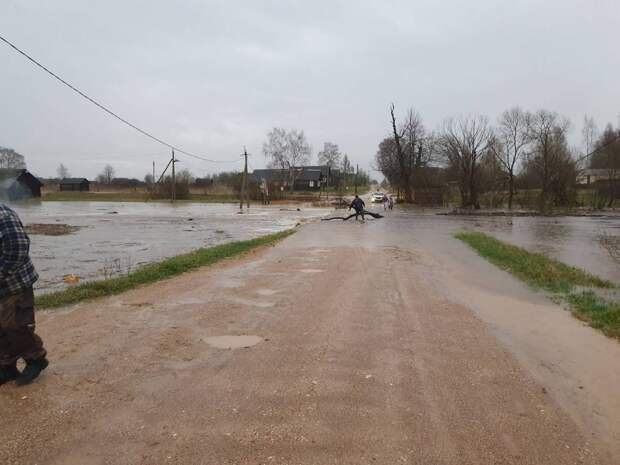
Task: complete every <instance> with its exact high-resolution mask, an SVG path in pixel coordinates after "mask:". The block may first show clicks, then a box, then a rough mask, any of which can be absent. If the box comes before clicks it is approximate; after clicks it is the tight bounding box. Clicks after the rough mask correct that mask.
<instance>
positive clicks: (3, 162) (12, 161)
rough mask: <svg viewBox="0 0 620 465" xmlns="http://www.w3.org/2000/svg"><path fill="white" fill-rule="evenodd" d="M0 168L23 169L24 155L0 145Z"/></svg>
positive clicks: (24, 165)
mask: <svg viewBox="0 0 620 465" xmlns="http://www.w3.org/2000/svg"><path fill="white" fill-rule="evenodd" d="M0 168H10V169H24V168H26V162H25V161H24V156H23V155H20V154H19V153H17V152H16V151H15V150H13V149H9V148H6V147H0Z"/></svg>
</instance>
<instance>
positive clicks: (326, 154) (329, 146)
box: [318, 142, 341, 168]
mask: <svg viewBox="0 0 620 465" xmlns="http://www.w3.org/2000/svg"><path fill="white" fill-rule="evenodd" d="M340 157H341V154H340V149H339V148H338V144H333V143H331V142H325V143H324V144H323V150H321V151H320V152H319V153H318V160H319V164H320V165H327V166H329V167H331V168H336V167H338V166H340Z"/></svg>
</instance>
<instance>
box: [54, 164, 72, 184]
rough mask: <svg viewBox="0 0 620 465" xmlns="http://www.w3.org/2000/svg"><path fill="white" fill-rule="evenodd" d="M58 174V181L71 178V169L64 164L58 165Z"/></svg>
mask: <svg viewBox="0 0 620 465" xmlns="http://www.w3.org/2000/svg"><path fill="white" fill-rule="evenodd" d="M56 174H57V175H58V180H61V179H65V178H68V177H69V176H71V175H70V174H69V169H68V168H67V167H66V166H65V165H64V164H62V163H61V164H60V165H58V168H56Z"/></svg>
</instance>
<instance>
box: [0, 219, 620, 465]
mask: <svg viewBox="0 0 620 465" xmlns="http://www.w3.org/2000/svg"><path fill="white" fill-rule="evenodd" d="M380 221H383V222H384V223H383V225H384V226H382V223H380V222H376V223H375V224H374V225H373V224H372V222H370V221H369V222H367V223H366V225H361V224H355V223H351V222H347V223H339V222H337V223H336V224H334V223H333V222H331V223H322V224H312V225H308V226H305V227H303V228H302V229H301V231H299V232H298V233H297V234H296V235H294V236H292V237H291V238H289V239H287V240H285V241H284V242H283V243H281V244H279V245H278V246H276V247H274V248H270V249H268V250H263V251H260V252H256V253H254V254H252V255H251V256H249V257H246V258H244V259H242V260H237V261H234V262H229V263H226V264H222V265H217V266H215V267H212V268H209V269H205V270H201V271H198V272H195V273H191V274H187V275H184V276H181V277H179V278H176V279H172V280H169V281H166V282H162V283H158V284H156V285H153V286H150V287H146V288H143V289H139V290H135V291H132V292H129V293H126V294H124V295H121V296H118V297H114V298H109V299H102V300H99V301H96V302H92V303H87V304H82V305H79V306H77V307H74V308H71V309H66V310H62V311H54V312H49V313H47V312H46V313H42V314H40V315H39V326H40V333H41V335H42V336H43V338H44V340H45V341H46V344H47V346H48V349H49V352H50V359H51V365H50V368H49V370H48V372H47V373H46V374H45V375H44V376H43V377H42V378H41V379H40V380H39V381H38V382H37V383H36V384H34V385H31V386H28V387H25V388H23V389H17V388H16V387H15V386H13V385H8V386H3V387H2V388H0V405H1V406H2V422H1V423H0V437H2V441H1V442H0V463H2V464H19V465H25V464H31V465H34V464H38V465H44V464H45V465H47V464H57V465H90V464H101V465H103V464H106V465H107V464H110V465H111V464H145V465H146V464H149V465H150V464H153V465H156V464H214V465H215V464H217V465H223V464H384V465H388V464H401V463H403V464H405V463H411V464H472V465H473V464H476V465H480V464H532V465H544V464H550V465H551V464H553V465H558V464H575V463H585V464H595V463H600V464H609V465H611V464H617V463H620V456H618V455H615V454H616V450H615V449H614V447H613V445H612V444H611V442H610V441H611V440H610V439H609V438H610V437H612V436H610V435H612V434H614V432H613V431H611V432H610V431H607V433H608V435H607V436H605V434H601V435H600V436H599V435H597V436H596V437H592V435H591V434H589V432H588V431H584V429H583V425H582V424H579V421H578V420H576V419H575V416H574V415H572V414H571V412H568V411H566V409H565V408H564V407H560V404H559V403H558V402H557V401H556V397H555V395H554V393H555V391H556V387H555V386H554V385H553V382H552V381H549V384H547V385H545V386H543V385H541V384H540V383H539V381H537V380H536V379H537V378H536V377H535V376H533V375H532V373H530V370H529V369H528V367H527V364H524V363H523V361H522V360H524V358H517V357H518V355H515V353H516V351H513V350H512V349H511V348H510V345H509V344H508V343H506V341H505V340H504V341H503V340H502V339H501V338H498V337H497V335H496V334H495V330H494V329H493V328H492V327H491V325H490V323H489V322H488V321H487V322H485V321H484V320H485V318H484V317H483V316H480V315H479V314H477V313H476V312H474V311H472V309H471V308H470V305H467V303H466V302H463V303H459V302H458V299H455V298H454V297H453V296H451V295H450V293H448V292H444V291H443V290H442V286H441V285H440V279H441V277H442V276H443V275H445V276H447V274H448V271H446V270H445V269H444V268H443V267H442V263H443V262H442V261H441V257H439V258H438V257H435V256H433V254H432V252H431V251H429V250H427V249H426V248H425V247H423V246H421V245H420V244H419V243H416V241H415V240H413V241H410V242H408V243H406V244H403V245H402V246H397V245H395V244H391V243H390V241H386V240H385V239H381V240H376V241H373V237H384V238H385V237H386V235H388V233H389V229H384V228H388V226H387V225H388V224H389V218H388V219H385V220H380ZM373 231H374V232H375V233H377V236H373V234H374V233H373ZM381 234H383V235H384V236H381ZM398 241H400V239H398ZM398 241H396V242H398ZM472 272H473V271H472ZM450 279H456V278H455V277H454V276H452V277H450ZM506 279H509V278H506ZM510 279H511V278H510ZM511 285H514V286H519V285H518V284H516V283H513V282H512V281H511ZM526 304H527V303H526ZM471 305H475V302H473V303H471ZM498 310H500V309H498ZM567 321H572V320H570V317H569V316H568V319H567ZM569 324H573V323H569ZM574 324H575V325H577V326H579V327H581V326H580V324H579V323H578V322H574ZM585 329H587V328H585ZM587 330H588V331H593V330H590V329H587ZM236 336H255V337H244V338H236ZM595 337H596V338H598V337H599V336H598V335H595ZM601 338H602V336H601ZM603 339H604V338H603ZM597 340H598V339H597ZM583 350H585V351H587V350H589V349H588V348H587V347H585V348H584V349H583ZM616 360H618V359H616ZM614 370H617V368H613V367H610V369H609V371H610V372H614V373H617V371H614ZM600 381H601V382H604V380H600ZM557 389H558V390H561V386H558V387H557ZM584 395H587V393H586V394H584ZM608 413H609V414H613V413H614V412H608ZM609 424H611V423H609ZM612 426H613V425H612ZM606 428H607V429H608V430H609V429H610V428H611V426H609V425H608V426H607V427H606ZM603 433H605V432H603Z"/></svg>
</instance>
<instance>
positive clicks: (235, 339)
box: [204, 335, 263, 349]
mask: <svg viewBox="0 0 620 465" xmlns="http://www.w3.org/2000/svg"><path fill="white" fill-rule="evenodd" d="M262 340H263V338H262V337H260V336H247V335H246V336H212V337H207V338H205V339H204V341H205V342H206V343H207V344H209V345H210V346H211V347H215V348H216V349H243V348H246V347H252V346H255V345H256V344H258V343H259V342H261V341H262Z"/></svg>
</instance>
